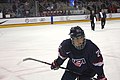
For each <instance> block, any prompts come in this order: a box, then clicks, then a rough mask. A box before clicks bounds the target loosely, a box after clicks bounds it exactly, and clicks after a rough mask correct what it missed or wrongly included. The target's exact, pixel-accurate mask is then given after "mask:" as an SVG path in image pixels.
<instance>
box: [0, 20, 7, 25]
mask: <svg viewBox="0 0 120 80" xmlns="http://www.w3.org/2000/svg"><path fill="white" fill-rule="evenodd" d="M7 21H8V20H6V21H3V22H0V24H3V23H5V22H7Z"/></svg>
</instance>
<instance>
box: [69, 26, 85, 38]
mask: <svg viewBox="0 0 120 80" xmlns="http://www.w3.org/2000/svg"><path fill="white" fill-rule="evenodd" d="M69 35H70V37H71V38H75V37H80V36H81V37H85V34H84V31H83V30H82V29H81V28H80V27H79V26H76V27H72V28H71V29H70V33H69Z"/></svg>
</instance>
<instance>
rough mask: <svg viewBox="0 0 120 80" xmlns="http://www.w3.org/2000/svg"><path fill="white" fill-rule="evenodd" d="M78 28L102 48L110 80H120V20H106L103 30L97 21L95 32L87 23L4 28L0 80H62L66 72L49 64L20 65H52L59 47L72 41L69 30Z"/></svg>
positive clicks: (0, 42) (0, 34)
mask: <svg viewBox="0 0 120 80" xmlns="http://www.w3.org/2000/svg"><path fill="white" fill-rule="evenodd" d="M77 25H78V26H81V27H82V28H83V29H84V31H85V33H86V38H88V39H91V40H92V41H93V42H94V43H95V44H97V45H98V47H99V48H100V49H101V52H102V54H103V57H104V63H105V66H104V69H105V74H106V77H107V78H108V80H120V36H119V35H120V21H107V24H106V26H105V29H104V30H101V29H100V22H97V24H96V31H91V28H90V23H88V22H85V23H71V24H60V25H54V24H53V25H44V26H32V27H19V28H3V29H2V28H1V29H0V80H60V78H61V76H62V74H63V72H64V70H61V69H59V70H57V71H51V70H50V66H49V65H46V64H42V63H39V62H34V61H26V62H24V63H20V62H21V61H22V60H23V59H24V58H27V57H32V58H36V59H39V60H43V61H47V62H50V63H51V62H52V61H53V60H54V59H56V58H57V55H58V46H59V44H60V43H61V42H62V40H64V39H66V38H69V36H68V33H69V29H70V28H71V27H73V26H77ZM65 65H66V62H65V63H64V64H63V66H65Z"/></svg>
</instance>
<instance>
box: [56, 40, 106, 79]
mask: <svg viewBox="0 0 120 80" xmlns="http://www.w3.org/2000/svg"><path fill="white" fill-rule="evenodd" d="M67 58H69V60H68V64H67V68H68V69H70V70H72V71H75V72H78V73H80V74H83V75H84V74H87V75H91V76H93V75H92V74H91V73H95V74H97V75H98V77H101V76H104V72H103V57H102V55H101V52H100V50H99V48H98V47H97V46H96V45H95V44H94V43H93V42H92V41H91V40H88V39H86V45H85V47H84V49H82V50H78V49H76V48H75V47H74V46H73V45H72V43H71V39H66V40H64V41H63V42H62V43H61V44H60V46H59V56H58V58H57V63H58V64H59V65H62V64H63V62H64V61H65V60H66V59H67Z"/></svg>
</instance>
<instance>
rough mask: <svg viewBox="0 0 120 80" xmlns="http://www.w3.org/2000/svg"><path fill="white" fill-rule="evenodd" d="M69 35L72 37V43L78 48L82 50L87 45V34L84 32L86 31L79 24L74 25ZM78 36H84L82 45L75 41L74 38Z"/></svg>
mask: <svg viewBox="0 0 120 80" xmlns="http://www.w3.org/2000/svg"><path fill="white" fill-rule="evenodd" d="M69 35H70V37H71V41H72V44H73V46H74V47H75V48H76V49H78V50H82V49H83V48H84V47H85V45H86V39H85V34H84V31H83V30H82V29H81V28H80V27H79V26H76V27H72V28H71V29H70V33H69ZM78 37H81V38H83V43H82V44H80V45H76V44H75V41H74V39H78Z"/></svg>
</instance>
